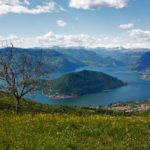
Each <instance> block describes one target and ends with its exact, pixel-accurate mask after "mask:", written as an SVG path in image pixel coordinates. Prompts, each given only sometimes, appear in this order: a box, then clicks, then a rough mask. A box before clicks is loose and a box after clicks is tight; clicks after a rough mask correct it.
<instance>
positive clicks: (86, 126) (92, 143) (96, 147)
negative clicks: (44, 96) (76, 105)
mask: <svg viewBox="0 0 150 150" xmlns="http://www.w3.org/2000/svg"><path fill="white" fill-rule="evenodd" d="M0 135H1V136H0V149H1V150H35V149H36V150H51V149H52V150H73V149H78V150H92V149H93V150H149V149H150V142H149V141H150V116H145V117H144V116H130V117H123V116H109V115H88V116H77V115H71V114H70V115H69V114H66V115H65V114H62V115H60V114H34V115H33V114H28V113H26V114H20V115H15V114H5V113H0Z"/></svg>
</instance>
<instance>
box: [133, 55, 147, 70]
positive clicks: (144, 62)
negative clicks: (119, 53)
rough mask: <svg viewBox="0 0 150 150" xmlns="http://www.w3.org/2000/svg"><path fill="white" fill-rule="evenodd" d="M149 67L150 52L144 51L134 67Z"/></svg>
mask: <svg viewBox="0 0 150 150" xmlns="http://www.w3.org/2000/svg"><path fill="white" fill-rule="evenodd" d="M149 67H150V52H146V53H144V54H143V55H142V56H141V58H140V59H139V60H138V61H137V63H136V66H135V69H136V70H138V71H143V70H146V69H148V68H149Z"/></svg>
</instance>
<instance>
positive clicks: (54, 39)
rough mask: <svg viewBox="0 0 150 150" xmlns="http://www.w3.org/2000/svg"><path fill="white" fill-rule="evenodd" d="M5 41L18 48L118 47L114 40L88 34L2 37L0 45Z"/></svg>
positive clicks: (51, 33) (50, 33) (0, 37)
mask: <svg viewBox="0 0 150 150" xmlns="http://www.w3.org/2000/svg"><path fill="white" fill-rule="evenodd" d="M5 41H8V42H12V43H13V44H14V46H16V47H24V48H29V47H53V46H59V47H84V48H97V47H117V46H118V45H116V44H118V43H116V41H115V40H114V39H111V38H106V37H105V36H103V37H101V38H97V37H94V36H90V35H87V34H75V35H59V34H55V33H53V32H49V33H47V34H45V35H41V36H36V37H18V36H15V35H12V36H8V37H3V36H0V43H5ZM0 46H2V44H0Z"/></svg>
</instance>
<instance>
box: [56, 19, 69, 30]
mask: <svg viewBox="0 0 150 150" xmlns="http://www.w3.org/2000/svg"><path fill="white" fill-rule="evenodd" d="M67 25H68V24H67V22H65V21H63V20H57V26H58V27H62V28H63V27H66V26H67Z"/></svg>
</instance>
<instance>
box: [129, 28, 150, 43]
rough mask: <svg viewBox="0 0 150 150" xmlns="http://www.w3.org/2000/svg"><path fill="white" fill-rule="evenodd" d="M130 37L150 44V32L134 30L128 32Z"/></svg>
mask: <svg viewBox="0 0 150 150" xmlns="http://www.w3.org/2000/svg"><path fill="white" fill-rule="evenodd" d="M128 33H129V36H130V37H132V38H134V39H136V40H137V41H141V42H149V43H150V30H141V29H134V30H131V31H128Z"/></svg>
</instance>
